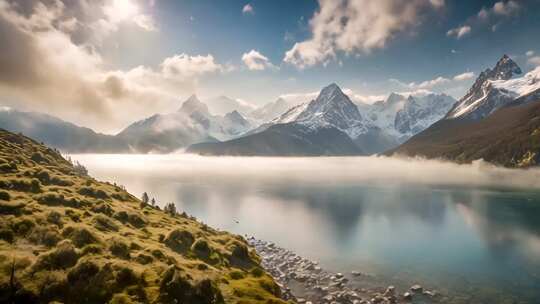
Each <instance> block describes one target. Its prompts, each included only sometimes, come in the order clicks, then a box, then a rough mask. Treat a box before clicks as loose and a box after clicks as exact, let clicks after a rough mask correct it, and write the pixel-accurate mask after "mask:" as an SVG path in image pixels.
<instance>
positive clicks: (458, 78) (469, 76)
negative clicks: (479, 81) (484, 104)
mask: <svg viewBox="0 0 540 304" xmlns="http://www.w3.org/2000/svg"><path fill="white" fill-rule="evenodd" d="M472 78H474V73H473V72H465V73H462V74H459V75H456V76H454V78H453V79H454V80H456V81H463V80H468V79H472Z"/></svg>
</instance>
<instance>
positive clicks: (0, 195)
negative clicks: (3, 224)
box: [0, 191, 11, 201]
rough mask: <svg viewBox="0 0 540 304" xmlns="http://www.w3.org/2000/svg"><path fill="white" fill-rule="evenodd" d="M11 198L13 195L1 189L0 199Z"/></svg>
mask: <svg viewBox="0 0 540 304" xmlns="http://www.w3.org/2000/svg"><path fill="white" fill-rule="evenodd" d="M10 199H11V195H9V193H8V192H6V191H0V200H4V201H9V200H10Z"/></svg>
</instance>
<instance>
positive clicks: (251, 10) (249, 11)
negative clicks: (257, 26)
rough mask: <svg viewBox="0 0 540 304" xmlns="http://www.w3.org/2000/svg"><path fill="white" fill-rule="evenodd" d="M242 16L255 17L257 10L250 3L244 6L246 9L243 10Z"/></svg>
mask: <svg viewBox="0 0 540 304" xmlns="http://www.w3.org/2000/svg"><path fill="white" fill-rule="evenodd" d="M242 14H244V15H253V14H255V9H254V8H253V6H252V5H251V4H250V3H248V4H246V5H244V7H243V8H242Z"/></svg>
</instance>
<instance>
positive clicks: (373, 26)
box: [283, 0, 444, 68]
mask: <svg viewBox="0 0 540 304" xmlns="http://www.w3.org/2000/svg"><path fill="white" fill-rule="evenodd" d="M319 6H320V9H319V11H318V12H316V13H315V14H314V15H313V17H312V18H311V20H310V21H309V24H310V28H311V34H312V37H311V38H310V39H308V40H305V41H302V42H297V43H295V44H294V46H293V47H292V48H291V49H290V50H288V51H287V52H286V53H285V57H284V59H283V61H284V62H286V63H289V64H292V65H295V66H296V67H298V68H306V67H309V66H313V65H315V64H319V63H323V64H326V63H328V61H329V60H331V59H335V57H336V54H337V52H344V53H346V54H362V53H369V52H371V51H373V50H375V49H381V48H384V47H385V46H386V45H387V43H388V42H389V41H390V40H391V39H392V38H394V37H396V36H397V35H398V34H401V33H404V32H410V31H411V30H412V29H414V28H415V27H416V26H418V25H419V24H420V23H421V21H422V19H423V17H424V16H425V15H426V14H427V13H429V12H432V11H434V10H439V9H441V8H442V7H443V6H444V1H440V0H437V1H435V0H431V1H430V0H411V1H399V0H378V1H370V0H355V1H353V0H319Z"/></svg>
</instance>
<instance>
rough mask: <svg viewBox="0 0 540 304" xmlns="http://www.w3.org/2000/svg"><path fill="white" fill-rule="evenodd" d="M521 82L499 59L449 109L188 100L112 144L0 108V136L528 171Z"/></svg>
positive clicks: (435, 99) (324, 98) (111, 148)
mask: <svg viewBox="0 0 540 304" xmlns="http://www.w3.org/2000/svg"><path fill="white" fill-rule="evenodd" d="M520 74H522V71H521V68H520V67H519V66H518V65H517V64H516V63H515V62H514V61H513V60H512V59H511V58H510V57H508V56H507V55H504V56H503V57H502V58H501V59H500V60H499V61H498V62H497V63H496V65H495V66H494V67H493V68H491V69H486V70H485V71H484V72H482V73H481V74H480V75H479V76H478V78H477V79H476V81H475V82H474V84H473V85H472V87H471V88H470V90H469V91H468V92H467V93H466V94H465V96H463V97H462V98H461V99H460V100H458V101H456V100H455V99H454V98H452V97H451V96H448V95H445V94H435V93H430V92H417V93H408V94H399V93H392V94H390V95H389V96H388V97H387V98H386V99H384V100H380V101H377V102H375V103H373V104H364V103H357V104H355V103H353V101H352V100H351V99H350V98H349V97H348V96H347V95H346V94H345V93H344V92H343V91H342V90H341V88H340V87H339V86H338V85H336V84H330V85H328V86H326V87H325V88H323V89H322V90H321V91H320V93H319V95H318V96H317V98H315V99H314V100H311V101H309V102H304V103H301V104H298V103H293V102H290V101H287V100H285V99H282V98H279V99H277V100H276V101H274V102H270V103H268V104H266V105H264V106H262V107H260V108H257V109H253V107H251V106H249V105H244V106H242V102H240V101H238V100H234V99H231V98H227V97H224V96H222V97H219V98H216V99H215V100H213V101H209V102H201V101H200V100H199V99H198V98H197V96H195V95H193V96H191V97H189V98H188V99H187V100H185V101H184V102H183V103H182V104H181V107H180V108H179V109H178V110H177V111H174V112H171V113H165V114H154V115H152V116H150V117H148V118H146V119H143V120H140V121H137V122H134V123H132V124H131V125H129V126H128V127H126V128H125V129H124V130H122V131H121V132H120V133H118V134H116V135H106V134H100V133H97V132H94V131H92V130H91V129H88V128H83V127H80V126H77V125H75V124H72V123H69V122H66V121H63V120H61V119H59V118H56V117H53V116H50V115H46V114H42V113H35V112H23V111H18V110H15V109H10V108H0V128H4V129H7V130H10V131H13V132H21V133H24V134H26V135H28V136H31V137H33V138H36V139H37V140H39V141H42V142H44V143H46V144H48V145H51V146H53V147H55V148H58V149H60V150H62V151H64V152H68V153H169V152H173V151H177V150H181V149H186V151H188V152H191V153H197V154H204V155H271V156H317V155H370V154H376V153H383V152H384V153H385V154H386V155H406V156H421V157H427V158H442V159H449V160H453V161H457V162H471V161H473V160H476V159H484V160H487V161H490V162H493V163H497V164H501V165H505V166H513V167H515V166H530V165H534V164H536V163H538V162H539V161H540V155H539V152H538V151H539V150H540V149H539V144H538V141H539V140H540V139H539V138H538V137H539V136H540V129H538V126H537V120H538V119H537V117H538V113H537V111H538V106H537V103H536V101H540V67H538V68H536V69H534V70H532V71H530V72H528V73H526V74H525V75H523V76H519V75H520ZM212 109H213V110H212ZM229 110H230V111H229ZM226 111H228V112H226ZM216 113H223V114H216ZM385 151H386V152H385Z"/></svg>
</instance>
